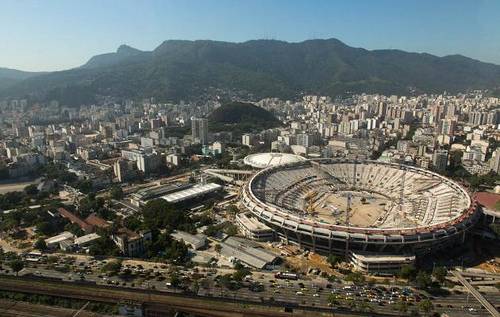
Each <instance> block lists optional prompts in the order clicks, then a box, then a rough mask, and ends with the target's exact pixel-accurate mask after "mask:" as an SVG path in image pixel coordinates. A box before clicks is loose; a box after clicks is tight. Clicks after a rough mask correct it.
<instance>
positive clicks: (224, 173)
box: [203, 168, 255, 186]
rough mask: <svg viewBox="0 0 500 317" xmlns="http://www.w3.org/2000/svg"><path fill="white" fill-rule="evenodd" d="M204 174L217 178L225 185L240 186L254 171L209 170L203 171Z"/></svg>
mask: <svg viewBox="0 0 500 317" xmlns="http://www.w3.org/2000/svg"><path fill="white" fill-rule="evenodd" d="M203 172H204V173H205V174H207V175H210V176H213V177H217V178H219V179H221V180H223V181H225V182H227V183H232V184H236V185H238V186H242V185H243V184H244V183H245V180H246V179H247V178H248V177H249V176H250V175H252V174H254V173H255V172H254V171H249V170H233V169H215V168H209V169H206V170H204V171H203Z"/></svg>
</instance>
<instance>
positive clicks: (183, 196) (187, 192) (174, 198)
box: [161, 183, 222, 203]
mask: <svg viewBox="0 0 500 317" xmlns="http://www.w3.org/2000/svg"><path fill="white" fill-rule="evenodd" d="M221 188H222V186H221V185H219V184H215V183H208V184H204V185H195V186H193V187H191V188H188V189H184V190H181V191H178V192H175V193H171V194H168V195H165V196H162V197H161V198H162V199H165V200H166V201H167V202H169V203H178V202H181V201H184V200H188V199H191V198H194V197H198V196H202V195H205V194H208V193H211V192H214V191H217V190H220V189H221Z"/></svg>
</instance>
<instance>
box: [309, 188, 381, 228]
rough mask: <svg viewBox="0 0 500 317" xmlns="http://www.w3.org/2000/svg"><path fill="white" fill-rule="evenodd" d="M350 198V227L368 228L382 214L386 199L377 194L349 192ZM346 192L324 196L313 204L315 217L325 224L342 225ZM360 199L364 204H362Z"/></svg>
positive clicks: (345, 205) (344, 214)
mask: <svg viewBox="0 0 500 317" xmlns="http://www.w3.org/2000/svg"><path fill="white" fill-rule="evenodd" d="M349 193H350V194H351V195H352V196H351V197H352V198H351V212H350V214H349V222H350V223H351V225H354V226H360V227H369V226H370V225H372V224H373V223H374V222H375V221H376V220H377V219H378V218H379V217H380V216H381V215H382V214H383V213H384V207H385V204H386V203H387V199H386V198H385V197H383V196H381V195H377V194H365V193H361V192H349ZM347 194H348V192H340V193H332V194H326V195H325V196H324V197H322V198H321V199H319V200H318V201H317V202H316V203H315V204H314V211H315V213H316V217H317V218H318V219H321V220H323V221H325V222H327V223H332V224H344V223H345V220H346V209H347ZM362 199H364V200H365V202H362Z"/></svg>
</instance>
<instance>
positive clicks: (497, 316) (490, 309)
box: [451, 271, 500, 317]
mask: <svg viewBox="0 0 500 317" xmlns="http://www.w3.org/2000/svg"><path fill="white" fill-rule="evenodd" d="M451 274H453V276H455V277H456V278H457V280H458V281H459V282H460V283H462V285H463V286H465V287H466V288H467V289H468V290H469V292H470V293H471V294H472V296H474V297H475V298H476V299H477V300H478V301H479V303H481V305H483V307H484V308H486V310H488V312H489V313H490V314H491V316H493V317H500V313H498V311H497V310H496V308H495V307H494V306H493V305H491V304H490V302H488V300H487V299H486V298H484V296H483V295H482V294H481V293H479V291H478V290H477V289H475V288H474V286H472V285H471V284H470V283H469V281H467V280H466V279H465V277H464V276H463V275H462V274H461V272H458V271H451Z"/></svg>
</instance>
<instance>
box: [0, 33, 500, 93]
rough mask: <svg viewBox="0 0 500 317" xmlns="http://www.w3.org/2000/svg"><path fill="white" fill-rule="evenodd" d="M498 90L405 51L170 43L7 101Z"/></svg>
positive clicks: (471, 63) (462, 63)
mask: <svg viewBox="0 0 500 317" xmlns="http://www.w3.org/2000/svg"><path fill="white" fill-rule="evenodd" d="M498 86H500V66H498V65H495V64H492V63H485V62H481V61H478V60H475V59H471V58H468V57H465V56H462V55H458V54H454V55H447V56H443V57H438V56H435V55H432V54H428V53H413V52H406V51H402V50H397V49H382V50H367V49H364V48H356V47H351V46H349V45H347V44H345V43H343V42H342V41H340V40H338V39H313V40H307V41H303V42H293V43H289V42H285V41H278V40H251V41H246V42H240V43H233V42H223V41H210V40H197V41H188V40H167V41H164V42H162V43H161V44H160V45H159V46H157V47H156V48H155V49H154V50H152V51H141V50H138V49H135V48H132V47H130V46H127V45H121V46H120V47H119V48H118V49H117V51H116V52H114V53H107V54H101V55H96V56H94V57H92V58H90V59H89V61H88V62H87V63H85V64H84V65H82V66H81V67H78V68H76V69H70V70H66V71H59V72H52V73H48V74H43V75H41V76H36V77H32V78H26V79H24V80H21V81H20V82H17V83H15V84H14V85H11V86H9V87H7V88H3V89H2V88H1V87H0V97H16V96H27V97H29V98H34V99H42V100H43V99H46V98H47V96H53V95H54V94H51V91H53V90H54V89H55V90H58V91H60V92H64V91H65V90H66V89H69V90H73V91H75V90H76V91H78V90H82V91H85V92H86V94H88V95H89V96H90V95H94V96H96V95H110V96H116V97H123V98H143V97H156V98H158V100H162V101H173V100H180V99H189V98H190V97H193V96H197V95H201V94H203V93H205V92H206V91H207V90H209V89H216V90H217V89H218V90H229V91H242V92H245V93H248V94H250V95H252V96H254V97H256V98H263V97H281V98H293V97H297V96H300V95H301V94H309V93H311V94H323V95H331V96H334V95H341V94H349V93H360V92H366V93H385V94H405V93H408V92H410V91H416V92H425V93H437V92H443V91H449V92H458V91H467V90H469V89H490V88H491V89H494V88H496V87H498ZM80 95H84V94H80ZM84 99H85V98H83V99H79V101H78V102H83V101H84Z"/></svg>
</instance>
